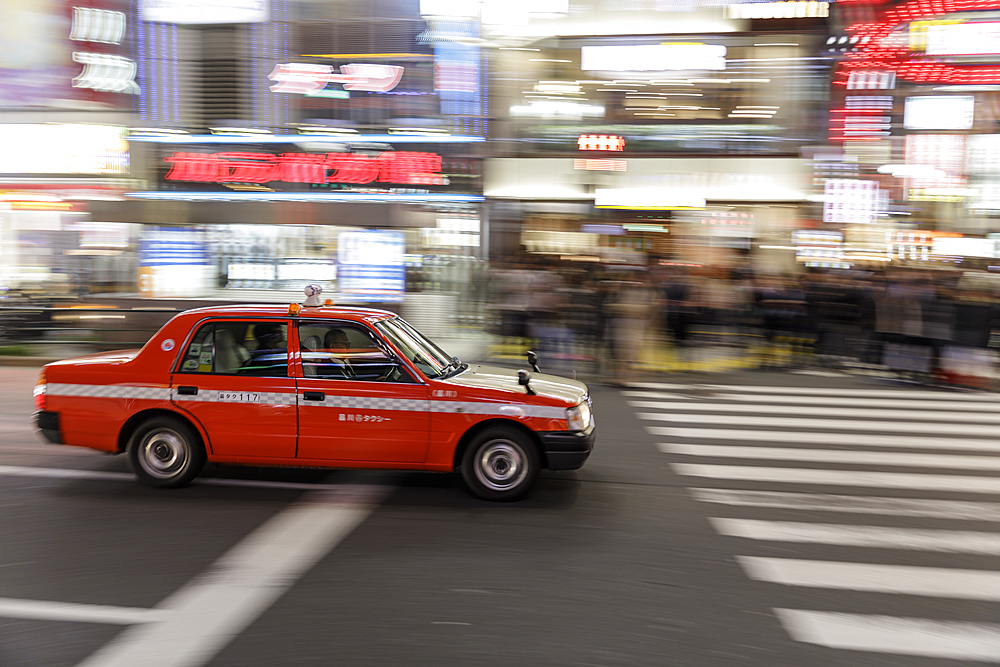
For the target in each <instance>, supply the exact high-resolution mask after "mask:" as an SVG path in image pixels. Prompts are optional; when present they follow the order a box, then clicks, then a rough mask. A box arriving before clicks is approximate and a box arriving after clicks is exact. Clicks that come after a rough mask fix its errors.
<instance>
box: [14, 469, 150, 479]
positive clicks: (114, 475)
mask: <svg viewBox="0 0 1000 667" xmlns="http://www.w3.org/2000/svg"><path fill="white" fill-rule="evenodd" d="M0 475H9V476H11V477H47V478H49V479H104V480H114V481H125V480H134V479H135V475H132V474H129V473H127V472H102V471H100V470H66V469H64V468H35V467H30V466H0Z"/></svg>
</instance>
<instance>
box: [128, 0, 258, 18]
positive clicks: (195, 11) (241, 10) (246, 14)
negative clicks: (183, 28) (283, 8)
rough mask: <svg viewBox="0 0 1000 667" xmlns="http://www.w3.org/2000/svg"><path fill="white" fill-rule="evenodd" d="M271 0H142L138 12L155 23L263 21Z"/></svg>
mask: <svg viewBox="0 0 1000 667" xmlns="http://www.w3.org/2000/svg"><path fill="white" fill-rule="evenodd" d="M270 4H271V3H270V2H269V0H140V2H139V16H140V17H141V18H142V20H143V21H152V22H156V23H188V24H196V23H264V22H266V21H269V20H270V19H271V12H270Z"/></svg>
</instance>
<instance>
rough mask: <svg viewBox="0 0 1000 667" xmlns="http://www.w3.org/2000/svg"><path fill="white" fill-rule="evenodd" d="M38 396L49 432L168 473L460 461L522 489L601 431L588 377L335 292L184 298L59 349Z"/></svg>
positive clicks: (492, 493) (514, 494)
mask: <svg viewBox="0 0 1000 667" xmlns="http://www.w3.org/2000/svg"><path fill="white" fill-rule="evenodd" d="M307 303H308V301H307ZM519 374H520V375H519ZM35 404H36V409H37V412H36V413H35V414H36V416H35V419H36V423H37V425H38V428H39V430H40V431H41V433H42V435H43V436H44V437H45V438H46V439H47V440H48V441H50V442H52V443H56V444H66V445H76V446H80V447H90V448H93V449H97V450H101V451H105V452H111V453H121V452H126V453H127V455H128V461H129V464H130V466H131V468H132V470H133V471H134V472H135V474H136V476H137V477H138V479H139V480H140V481H141V482H144V483H146V484H150V485H153V486H159V487H178V486H183V485H185V484H187V483H189V482H190V481H191V480H192V479H194V478H195V477H196V476H197V475H198V474H199V473H200V472H201V470H202V468H203V467H204V464H205V463H206V461H211V462H214V463H224V464H248V465H259V466H302V467H336V468H383V469H397V470H426V471H437V472H451V471H455V470H460V471H461V473H462V477H463V478H464V480H465V482H466V483H467V484H468V486H469V488H470V489H471V490H472V491H473V492H474V493H475V494H476V495H478V496H480V497H482V498H486V499H490V500H515V499H518V498H520V497H522V496H523V495H524V494H526V493H527V492H528V490H529V489H530V488H531V486H532V484H533V483H534V481H535V478H536V477H537V475H538V471H539V469H542V468H548V469H550V470H572V469H576V468H579V467H580V466H582V465H583V463H584V462H585V461H586V460H587V457H588V456H589V455H590V452H591V449H592V448H593V444H594V439H595V433H594V422H593V417H592V414H591V403H590V397H589V395H588V392H587V387H586V385H584V384H583V383H581V382H577V381H576V380H570V379H566V378H562V377H557V376H553V375H542V374H537V373H536V374H534V375H528V374H527V373H526V372H525V371H512V370H508V369H504V368H493V367H487V366H479V365H469V364H467V363H463V362H461V361H459V360H458V359H457V358H455V357H450V356H448V355H447V354H445V353H444V352H443V351H442V350H441V349H440V348H439V347H438V346H437V345H435V344H434V343H432V342H431V341H429V340H428V339H427V338H425V337H424V336H423V335H421V334H420V333H419V332H418V331H416V330H415V329H414V328H413V327H411V326H410V325H409V324H407V323H406V322H405V321H403V320H402V319H400V318H399V317H397V316H396V315H395V314H393V313H390V312H387V311H382V310H371V309H360V308H340V307H334V306H331V305H325V306H300V305H299V304H292V305H291V306H290V307H285V306H281V307H279V306H274V305H260V306H221V307H211V308H200V309H197V310H189V311H186V312H183V313H180V314H178V315H177V316H175V317H174V318H173V319H171V320H170V321H169V322H167V324H165V325H164V326H163V328H162V329H160V331H159V332H158V333H157V334H156V335H155V336H153V338H151V339H150V340H149V342H148V343H146V345H145V346H144V347H143V348H142V349H141V350H133V351H123V352H111V353H105V354H94V355H90V356H86V357H79V358H76V359H67V360H64V361H58V362H55V363H51V364H48V365H47V366H45V367H44V369H43V370H42V372H41V374H40V375H39V378H38V383H37V385H36V387H35Z"/></svg>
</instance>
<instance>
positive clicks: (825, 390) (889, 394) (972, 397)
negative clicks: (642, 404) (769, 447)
mask: <svg viewBox="0 0 1000 667" xmlns="http://www.w3.org/2000/svg"><path fill="white" fill-rule="evenodd" d="M670 388H671V389H677V388H678V387H677V386H674V387H670ZM700 388H701V389H707V390H710V391H711V390H716V391H731V392H754V393H759V394H794V395H798V396H809V395H812V396H869V397H879V396H882V397H886V398H931V399H934V400H940V401H989V402H994V403H996V402H998V401H1000V395H997V394H988V393H984V392H976V393H970V392H962V393H948V392H944V391H921V390H904V389H835V388H829V387H760V386H758V387H750V386H747V385H738V384H706V385H701V386H700ZM775 400H780V399H775Z"/></svg>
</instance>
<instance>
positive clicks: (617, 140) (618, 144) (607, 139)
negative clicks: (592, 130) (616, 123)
mask: <svg viewBox="0 0 1000 667" xmlns="http://www.w3.org/2000/svg"><path fill="white" fill-rule="evenodd" d="M576 145H577V146H578V147H579V149H580V150H581V151H623V150H625V138H624V137H619V136H616V135H613V134H581V135H580V138H579V139H577V140H576Z"/></svg>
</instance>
